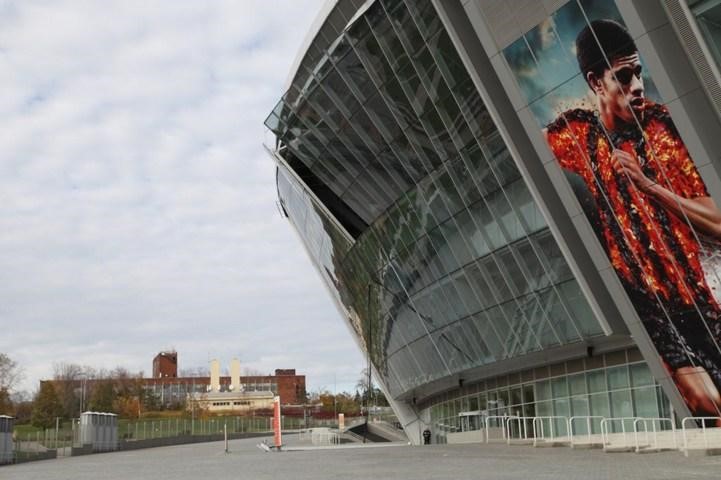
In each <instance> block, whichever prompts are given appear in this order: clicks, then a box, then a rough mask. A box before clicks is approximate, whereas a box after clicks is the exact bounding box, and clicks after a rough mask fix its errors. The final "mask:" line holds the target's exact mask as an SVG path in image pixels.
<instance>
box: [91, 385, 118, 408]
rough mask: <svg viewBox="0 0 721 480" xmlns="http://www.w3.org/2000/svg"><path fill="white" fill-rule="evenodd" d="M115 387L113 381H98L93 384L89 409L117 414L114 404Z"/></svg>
mask: <svg viewBox="0 0 721 480" xmlns="http://www.w3.org/2000/svg"><path fill="white" fill-rule="evenodd" d="M116 397H117V396H116V393H115V385H114V382H113V380H112V379H105V380H98V381H96V382H95V383H94V384H93V393H92V395H91V396H90V402H89V403H88V408H89V409H90V410H92V411H94V412H110V413H115V412H114V409H113V402H114V401H115V399H116Z"/></svg>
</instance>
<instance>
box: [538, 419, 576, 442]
mask: <svg viewBox="0 0 721 480" xmlns="http://www.w3.org/2000/svg"><path fill="white" fill-rule="evenodd" d="M556 420H562V424H563V425H564V426H565V427H566V435H564V436H563V437H566V436H568V435H570V430H568V417H560V416H555V417H554V416H547V417H533V446H534V447H535V446H536V445H538V441H539V440H543V441H545V440H551V441H553V440H556V439H559V438H562V437H561V436H560V435H558V433H560V432H558V429H557V428H554V425H555V424H556ZM546 421H547V422H548V426H549V428H548V429H549V433H550V436H548V437H547V436H546V428H545V423H546Z"/></svg>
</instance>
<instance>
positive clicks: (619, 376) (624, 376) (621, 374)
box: [607, 365, 628, 390]
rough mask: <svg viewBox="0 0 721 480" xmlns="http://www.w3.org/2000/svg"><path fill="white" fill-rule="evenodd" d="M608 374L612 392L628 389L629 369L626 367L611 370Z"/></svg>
mask: <svg viewBox="0 0 721 480" xmlns="http://www.w3.org/2000/svg"><path fill="white" fill-rule="evenodd" d="M607 372H608V387H609V389H610V390H616V389H619V388H628V367H626V365H623V366H621V367H614V368H609V369H608V370H607Z"/></svg>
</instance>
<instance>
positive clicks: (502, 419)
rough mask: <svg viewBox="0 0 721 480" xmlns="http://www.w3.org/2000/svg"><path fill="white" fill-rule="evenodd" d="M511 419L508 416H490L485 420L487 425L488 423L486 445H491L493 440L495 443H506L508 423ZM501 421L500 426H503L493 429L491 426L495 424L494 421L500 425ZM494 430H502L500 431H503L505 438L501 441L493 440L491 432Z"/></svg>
mask: <svg viewBox="0 0 721 480" xmlns="http://www.w3.org/2000/svg"><path fill="white" fill-rule="evenodd" d="M509 418H510V417H509V416H508V415H489V416H487V417H486V419H485V423H486V443H491V440H493V441H498V440H500V441H503V442H505V441H506V422H507V421H508V419H509ZM499 420H500V424H501V426H500V427H491V425H492V424H493V423H494V421H495V422H496V423H499ZM492 428H500V430H501V432H502V435H503V438H501V439H497V438H493V439H492V438H491V437H490V431H491V429H492Z"/></svg>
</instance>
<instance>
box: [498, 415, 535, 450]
mask: <svg viewBox="0 0 721 480" xmlns="http://www.w3.org/2000/svg"><path fill="white" fill-rule="evenodd" d="M533 418H534V417H518V416H512V417H507V421H506V434H505V437H506V443H507V444H509V445H510V444H511V441H512V440H514V439H516V440H528V421H531V422H533ZM514 424H515V425H517V426H518V437H516V436H514V434H513V428H512V427H513V425H514Z"/></svg>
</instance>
